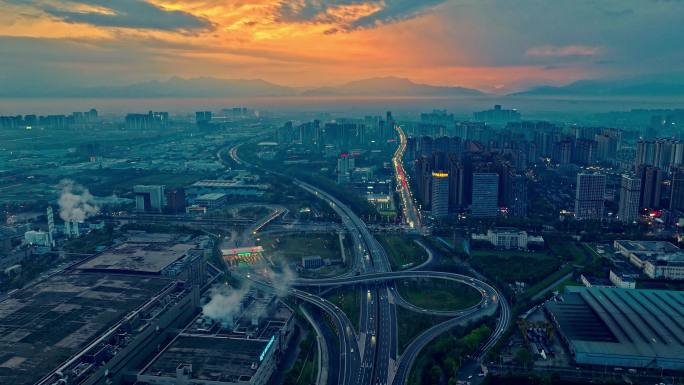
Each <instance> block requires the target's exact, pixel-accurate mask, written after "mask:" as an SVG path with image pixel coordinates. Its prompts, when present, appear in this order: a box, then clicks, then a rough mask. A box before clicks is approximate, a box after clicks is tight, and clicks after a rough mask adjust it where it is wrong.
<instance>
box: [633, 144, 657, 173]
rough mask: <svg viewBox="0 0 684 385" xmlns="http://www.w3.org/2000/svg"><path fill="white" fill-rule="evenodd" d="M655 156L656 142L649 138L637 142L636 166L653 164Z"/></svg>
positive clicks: (636, 167)
mask: <svg viewBox="0 0 684 385" xmlns="http://www.w3.org/2000/svg"><path fill="white" fill-rule="evenodd" d="M654 156H655V143H653V142H651V141H647V140H640V141H639V142H638V143H637V148H636V155H635V157H634V168H635V169H638V168H639V166H643V165H647V166H652V165H653V161H654Z"/></svg>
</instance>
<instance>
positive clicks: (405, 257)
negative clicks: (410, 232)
mask: <svg viewBox="0 0 684 385" xmlns="http://www.w3.org/2000/svg"><path fill="white" fill-rule="evenodd" d="M376 238H377V239H378V241H380V243H381V244H382V246H383V247H384V248H385V250H386V251H387V255H388V256H389V260H390V265H391V266H392V270H402V269H405V268H408V267H411V266H415V265H418V264H420V263H421V262H424V261H425V260H427V258H428V255H427V253H426V252H425V250H424V249H423V248H422V247H420V246H419V245H418V244H416V242H414V241H413V238H410V237H405V236H401V235H378V236H377V237H376Z"/></svg>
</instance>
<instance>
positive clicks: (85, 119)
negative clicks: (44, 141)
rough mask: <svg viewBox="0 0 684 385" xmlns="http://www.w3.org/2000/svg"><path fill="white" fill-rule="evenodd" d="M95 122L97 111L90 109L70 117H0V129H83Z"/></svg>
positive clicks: (96, 120)
mask: <svg viewBox="0 0 684 385" xmlns="http://www.w3.org/2000/svg"><path fill="white" fill-rule="evenodd" d="M97 122H98V116H97V110H96V109H94V108H92V109H90V110H88V111H85V112H73V113H71V114H70V115H46V116H39V115H33V114H30V115H23V116H22V115H16V116H0V129H27V130H30V129H33V128H47V129H65V128H78V127H85V126H89V125H92V124H94V123H97Z"/></svg>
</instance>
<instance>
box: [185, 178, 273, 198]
mask: <svg viewBox="0 0 684 385" xmlns="http://www.w3.org/2000/svg"><path fill="white" fill-rule="evenodd" d="M269 188H270V186H269V185H268V184H257V183H247V180H245V179H233V180H199V181H197V182H195V183H193V184H192V185H190V186H189V187H188V188H187V189H186V192H187V195H190V196H200V195H204V194H209V193H223V194H226V195H227V196H229V197H258V196H262V195H264V193H265V192H266V191H267V190H268V189H269Z"/></svg>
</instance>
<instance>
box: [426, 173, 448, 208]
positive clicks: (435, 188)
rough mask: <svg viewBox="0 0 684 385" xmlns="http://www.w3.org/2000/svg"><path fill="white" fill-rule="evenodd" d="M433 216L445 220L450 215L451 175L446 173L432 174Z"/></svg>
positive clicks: (431, 201)
mask: <svg viewBox="0 0 684 385" xmlns="http://www.w3.org/2000/svg"><path fill="white" fill-rule="evenodd" d="M431 198H432V199H431V200H430V203H431V205H432V216H433V217H435V218H445V217H447V216H448V215H449V174H448V173H446V172H433V173H432V197H431Z"/></svg>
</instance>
